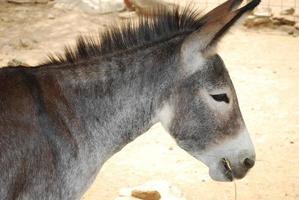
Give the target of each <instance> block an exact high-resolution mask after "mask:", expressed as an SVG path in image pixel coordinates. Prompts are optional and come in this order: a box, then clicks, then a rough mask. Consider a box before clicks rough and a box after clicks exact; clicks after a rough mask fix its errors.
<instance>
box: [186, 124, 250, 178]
mask: <svg viewBox="0 0 299 200" xmlns="http://www.w3.org/2000/svg"><path fill="white" fill-rule="evenodd" d="M190 153H191V154H192V155H193V156H194V157H195V158H197V159H198V160H200V161H202V162H203V163H204V164H205V165H207V166H208V168H209V175H210V177H211V178H212V179H213V180H215V181H221V182H228V181H233V180H234V179H241V178H243V177H245V175H246V174H247V172H248V171H249V170H250V169H251V168H252V167H253V166H254V164H255V150H254V146H253V144H252V142H251V139H250V137H249V134H248V132H247V130H243V131H242V132H241V133H239V134H238V135H236V136H234V137H233V136H232V137H231V138H229V139H226V140H225V141H222V142H221V144H217V145H212V146H211V147H208V148H207V149H205V150H204V151H201V152H197V153H195V152H194V151H193V152H190Z"/></svg>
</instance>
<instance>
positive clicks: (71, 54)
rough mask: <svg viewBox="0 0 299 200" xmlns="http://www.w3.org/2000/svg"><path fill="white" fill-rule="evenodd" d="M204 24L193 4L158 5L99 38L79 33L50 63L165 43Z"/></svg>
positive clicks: (73, 61)
mask: <svg viewBox="0 0 299 200" xmlns="http://www.w3.org/2000/svg"><path fill="white" fill-rule="evenodd" d="M202 25H203V22H202V20H201V18H200V13H199V12H198V11H196V10H195V9H191V6H190V5H189V6H186V7H184V8H180V7H179V6H174V7H173V8H172V9H167V8H166V7H159V8H157V9H155V10H151V15H150V16H149V15H142V16H139V17H138V20H137V21H136V20H135V21H134V20H129V21H128V22H126V23H123V24H121V25H120V26H111V27H110V28H108V30H106V31H104V32H103V33H100V34H99V37H92V36H82V35H81V36H79V37H78V38H77V41H76V45H75V46H74V47H70V46H65V47H64V53H62V54H51V55H49V56H48V60H47V61H46V62H45V63H44V64H45V65H47V64H63V63H75V62H77V61H78V60H81V59H87V58H91V57H96V56H103V55H106V54H110V53H113V52H117V51H123V50H128V49H133V48H136V47H140V46H145V45H151V44H154V43H157V42H166V41H168V40H170V39H172V38H174V37H177V36H181V35H187V34H188V33H191V32H193V31H194V30H198V29H199V28H200V27H201V26H202Z"/></svg>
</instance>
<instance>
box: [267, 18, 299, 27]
mask: <svg viewBox="0 0 299 200" xmlns="http://www.w3.org/2000/svg"><path fill="white" fill-rule="evenodd" d="M272 21H273V24H274V25H278V26H281V25H288V26H294V25H295V23H296V22H295V19H294V18H293V17H287V16H284V17H273V19H272Z"/></svg>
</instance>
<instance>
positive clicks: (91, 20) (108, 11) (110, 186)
mask: <svg viewBox="0 0 299 200" xmlns="http://www.w3.org/2000/svg"><path fill="white" fill-rule="evenodd" d="M188 2H190V1H189V0H180V1H178V0H176V1H172V0H0V66H17V65H20V64H22V65H27V66H30V65H37V64H39V63H40V62H42V61H43V60H44V59H45V58H46V55H47V54H48V53H53V52H62V51H63V46H64V45H66V44H70V45H72V44H74V42H75V39H76V37H77V36H78V35H79V34H82V35H94V36H96V35H97V34H98V32H102V31H105V30H106V29H107V27H109V26H110V25H113V24H116V23H122V22H124V21H126V20H130V19H134V18H137V17H138V14H140V13H142V12H143V10H144V9H146V8H151V6H154V5H157V4H163V5H166V6H171V5H173V4H180V5H182V6H183V5H185V4H187V3H188ZM222 2H223V1H220V0H193V3H194V5H196V6H197V7H198V8H199V9H201V10H202V12H207V11H208V10H209V9H211V8H212V7H215V6H217V5H218V4H220V3H222ZM298 4H299V1H296V0H264V1H262V3H261V5H260V6H259V7H258V8H257V9H256V10H255V11H254V12H253V13H252V14H251V15H250V16H248V17H247V18H246V19H244V21H243V23H242V24H240V25H239V26H238V27H236V28H235V29H233V30H232V31H230V33H229V34H228V35H227V36H226V37H225V38H223V40H222V41H221V44H220V45H219V48H218V52H219V54H220V55H221V56H222V58H223V60H224V62H225V63H226V66H227V68H228V70H229V72H230V74H231V78H232V80H233V82H234V85H235V87H236V91H237V94H238V97H239V102H240V107H241V110H242V113H243V116H244V119H245V122H246V124H247V128H248V129H249V131H250V132H251V136H252V139H253V142H254V144H255V147H256V153H257V162H256V165H255V167H254V168H253V169H252V170H251V171H250V173H249V174H248V175H247V176H246V177H245V178H244V179H242V180H239V181H237V182H236V185H237V199H242V200H252V199H254V200H256V199H261V200H282V199H286V200H295V199H299V156H298V155H299V101H298V95H299V88H298V87H299V84H298V80H299V5H298ZM0 95H1V94H0ZM153 180H157V183H158V184H157V185H159V183H162V182H161V181H159V180H162V181H164V182H165V181H166V182H167V183H168V184H169V185H171V186H173V187H176V188H177V190H178V191H180V193H181V194H180V195H178V196H180V197H178V198H177V200H178V199H183V197H182V196H184V197H185V199H187V200H199V199H204V200H212V199H213V200H218V199H219V200H226V199H234V198H235V193H234V185H233V183H218V182H214V181H212V180H211V179H210V178H209V175H208V170H207V168H206V167H205V166H204V165H203V164H202V163H200V162H199V161H197V160H195V159H194V158H192V157H191V156H189V155H188V154H187V153H185V152H184V151H183V150H181V149H179V148H178V147H177V146H176V144H175V143H174V141H173V140H172V139H171V138H170V136H169V135H168V134H167V133H166V132H165V131H164V130H163V128H162V127H161V125H160V124H157V125H155V126H154V127H152V128H151V129H150V130H149V131H148V132H147V133H145V134H144V135H142V136H141V137H139V138H138V139H137V140H136V141H134V142H132V143H131V144H129V145H127V146H126V147H125V148H124V149H123V150H122V151H120V152H119V153H118V154H116V155H115V156H113V157H112V158H111V159H110V160H109V161H108V162H107V163H106V164H105V165H104V167H103V168H102V170H101V172H100V173H99V175H98V177H97V180H96V181H95V182H94V184H93V185H92V186H91V188H90V189H89V190H88V192H87V193H86V194H85V196H84V197H83V199H84V200H110V199H112V200H114V199H117V198H118V199H120V200H125V199H133V198H129V197H119V193H122V191H123V189H124V188H128V187H133V186H137V185H142V184H144V183H146V182H148V181H153ZM162 185H163V184H162ZM169 200H170V199H169ZM171 200H174V199H171Z"/></svg>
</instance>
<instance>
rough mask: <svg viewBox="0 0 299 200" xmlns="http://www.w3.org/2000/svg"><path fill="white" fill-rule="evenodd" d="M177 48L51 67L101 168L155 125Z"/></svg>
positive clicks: (171, 78)
mask: <svg viewBox="0 0 299 200" xmlns="http://www.w3.org/2000/svg"><path fill="white" fill-rule="evenodd" d="M176 42H177V41H176ZM175 45H176V44H175V42H173V43H167V44H161V45H156V46H152V47H149V48H145V49H143V50H137V51H134V52H129V51H127V52H124V53H119V54H117V55H112V56H106V57H102V58H99V59H98V60H97V58H95V59H94V60H93V61H92V62H87V63H85V64H83V63H82V64H80V63H79V64H75V65H76V66H73V67H71V66H70V67H68V66H64V67H59V66H57V67H53V68H52V70H53V72H55V71H56V72H57V71H60V73H53V74H56V75H55V76H57V74H59V75H58V76H59V77H57V81H58V82H59V85H60V87H61V88H62V89H63V91H64V92H65V96H66V98H68V101H69V102H70V104H71V105H72V107H73V108H75V109H76V114H77V115H78V116H80V118H81V119H82V120H81V122H82V123H84V127H86V129H87V130H86V131H87V133H88V134H89V135H90V137H88V139H87V141H86V144H90V143H92V144H94V145H93V147H95V148H94V149H93V151H97V152H99V153H98V154H97V156H99V157H100V159H101V162H102V163H103V162H104V161H105V160H106V159H108V158H109V157H111V156H112V155H113V154H114V153H116V152H118V151H119V150H120V149H121V148H123V147H124V146H125V145H126V144H128V143H129V142H131V141H132V140H134V139H135V138H136V137H138V136H139V135H141V134H142V133H144V132H145V131H146V130H147V129H149V128H150V127H151V126H152V125H153V124H154V123H156V122H157V120H156V118H155V115H156V113H157V112H158V110H159V109H160V108H161V106H162V102H161V101H163V98H164V96H165V95H166V93H167V89H169V88H170V86H171V85H173V83H174V82H175V81H176V79H177V67H178V66H177V65H178V62H177V58H178V56H175V53H176V52H177V50H176V48H175ZM50 68H51V67H50ZM81 134H83V133H81ZM89 140H92V141H89Z"/></svg>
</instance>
